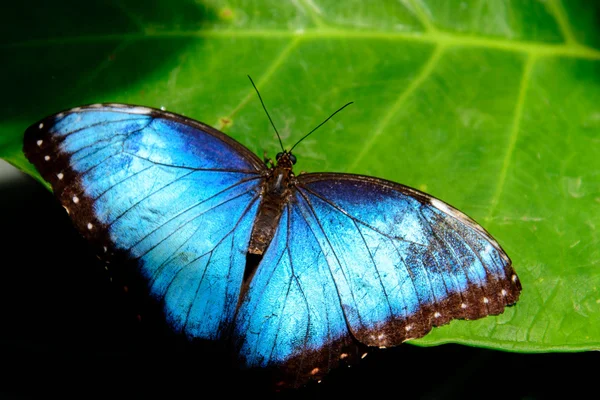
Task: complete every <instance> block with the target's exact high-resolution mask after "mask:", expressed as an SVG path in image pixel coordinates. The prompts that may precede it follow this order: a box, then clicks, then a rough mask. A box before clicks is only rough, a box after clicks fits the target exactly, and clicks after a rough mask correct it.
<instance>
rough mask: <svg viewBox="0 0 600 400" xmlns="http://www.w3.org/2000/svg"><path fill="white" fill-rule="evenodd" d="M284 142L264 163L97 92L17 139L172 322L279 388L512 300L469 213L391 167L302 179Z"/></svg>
mask: <svg viewBox="0 0 600 400" xmlns="http://www.w3.org/2000/svg"><path fill="white" fill-rule="evenodd" d="M253 85H254V83H253ZM255 88H256V87H255ZM257 93H258V90H257ZM258 96H259V98H260V101H261V103H262V104H263V107H264V102H263V100H262V98H261V97H260V93H258ZM344 107H345V106H344ZM342 108H343V107H342ZM340 110H341V109H340ZM340 110H338V111H340ZM265 111H267V110H266V107H265ZM336 113H337V111H336ZM333 115H335V113H334V114H332V115H331V116H330V117H329V118H331V117H333ZM267 116H268V117H269V120H270V121H271V123H272V125H273V128H274V129H275V131H276V133H277V135H278V137H279V133H278V132H277V129H276V128H275V125H274V124H273V122H272V120H271V117H270V116H269V114H268V112H267ZM329 118H328V119H326V120H325V121H324V122H323V123H321V125H323V124H324V123H325V122H326V121H327V120H329ZM321 125H319V126H317V128H318V127H320V126H321ZM317 128H315V129H317ZM315 129H313V131H314V130H315ZM313 131H311V132H310V133H312V132H313ZM310 133H309V134H310ZM306 136H308V135H306ZM306 136H304V137H306ZM303 139H304V138H303ZM301 140H302V139H301ZM301 140H300V141H301ZM279 141H280V144H281V148H282V151H281V152H280V153H278V154H277V156H276V161H275V162H273V161H271V160H261V159H260V158H259V157H257V156H256V155H255V154H253V153H252V152H251V151H250V150H248V149H247V148H246V147H244V146H243V145H242V144H240V143H238V142H237V141H235V140H234V139H232V138H231V137H229V136H227V135H226V134H224V133H222V132H220V131H218V130H217V129H215V128H212V127H210V126H208V125H206V124H203V123H201V122H198V121H195V120H193V119H190V118H187V117H184V116H182V115H178V114H174V113H171V112H167V111H163V110H160V109H154V108H149V107H144V106H137V105H126V104H93V105H88V106H82V107H76V108H72V109H69V110H66V111H62V112H59V113H57V114H54V115H51V116H49V117H47V118H44V119H42V120H41V121H39V122H36V123H35V124H33V125H31V126H30V127H29V128H28V129H27V130H26V132H25V137H24V147H23V149H24V153H25V155H26V157H27V158H28V159H29V161H30V162H31V163H32V164H33V165H34V166H35V167H36V168H37V170H38V171H39V173H40V175H41V176H42V177H43V178H44V179H45V180H46V181H47V182H48V183H49V184H50V185H51V186H52V189H53V191H54V193H55V195H56V197H57V198H58V199H59V200H60V202H61V203H62V206H63V207H64V209H65V210H66V212H67V213H68V214H69V215H70V218H71V219H72V222H73V224H74V225H75V227H76V228H77V229H78V231H79V232H80V233H81V234H82V235H83V236H84V237H85V238H87V239H88V240H89V241H90V242H91V243H92V245H93V246H94V247H95V248H96V249H98V252H99V254H100V257H101V258H102V259H103V260H104V261H105V262H106V263H112V264H110V265H111V266H112V268H113V269H117V270H118V269H119V267H118V266H115V261H116V260H117V261H118V260H120V261H121V262H122V263H123V264H129V265H131V266H132V274H133V275H135V276H136V277H137V278H139V279H140V280H141V281H142V282H143V286H144V290H145V293H146V294H147V296H148V297H149V298H151V299H153V301H154V302H155V303H156V304H158V305H159V307H160V308H161V311H162V315H163V317H164V322H165V324H166V325H167V326H168V327H169V329H170V330H171V331H172V332H175V333H177V334H180V335H182V336H184V337H186V338H189V339H190V340H206V341H223V342H227V343H228V344H229V345H230V346H231V348H232V349H233V353H234V354H235V357H236V359H237V361H238V362H239V363H240V364H241V365H242V366H243V367H246V368H258V369H261V368H266V369H270V370H274V371H277V382H278V384H280V385H282V386H284V387H298V386H301V385H304V384H305V383H306V382H308V381H310V380H320V379H322V378H323V377H324V376H325V375H326V374H327V373H328V372H329V371H330V370H332V369H334V368H336V367H339V366H340V365H344V364H351V363H354V362H356V361H357V360H358V359H359V358H360V357H361V356H362V350H360V349H362V348H364V347H380V348H383V347H390V346H396V345H399V344H401V343H403V342H405V341H407V340H409V339H414V338H419V337H422V336H424V335H425V334H426V333H428V332H429V331H430V330H431V329H432V327H435V326H440V325H444V324H446V323H448V322H449V321H451V320H453V319H477V318H482V317H484V316H487V315H496V314H500V313H502V312H503V311H504V308H505V307H506V306H509V305H512V304H514V303H516V302H517V300H518V297H519V293H520V291H521V284H520V281H519V279H518V277H517V275H516V273H515V271H514V269H513V267H512V263H511V260H510V259H509V257H508V256H507V255H506V253H505V252H504V251H503V250H502V248H501V247H500V245H499V244H498V243H497V242H496V240H494V238H492V236H491V235H490V234H489V233H488V232H487V231H486V230H485V229H484V228H482V227H481V226H480V225H479V224H477V223H476V222H475V221H474V220H472V219H471V218H469V217H468V216H467V215H465V214H463V213H462V212H460V211H458V210H457V209H455V208H453V207H452V206H450V205H448V204H446V203H445V202H443V201H441V200H438V199H436V198H434V197H432V196H430V195H428V194H426V193H423V192H420V191H418V190H416V189H412V188H410V187H407V186H404V185H401V184H398V183H395V182H391V181H387V180H384V179H379V178H375V177H370V176H363V175H353V174H344V173H302V174H299V175H295V174H294V171H293V166H294V164H295V163H296V156H295V155H294V154H292V150H293V149H294V147H295V146H296V145H297V144H298V143H299V142H300V141H299V142H297V143H296V145H294V146H293V147H292V148H291V149H290V150H285V149H284V147H283V144H282V143H281V139H280V138H279ZM117 264H118V263H117Z"/></svg>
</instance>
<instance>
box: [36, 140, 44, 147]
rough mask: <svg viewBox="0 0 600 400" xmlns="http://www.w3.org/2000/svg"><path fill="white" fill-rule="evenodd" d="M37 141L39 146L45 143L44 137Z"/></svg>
mask: <svg viewBox="0 0 600 400" xmlns="http://www.w3.org/2000/svg"><path fill="white" fill-rule="evenodd" d="M36 143H37V145H38V146H41V145H42V143H44V141H43V140H42V139H40V140H38V141H37V142H36Z"/></svg>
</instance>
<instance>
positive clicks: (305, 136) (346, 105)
mask: <svg viewBox="0 0 600 400" xmlns="http://www.w3.org/2000/svg"><path fill="white" fill-rule="evenodd" d="M352 103H354V102H353V101H351V102H350V103H347V104H345V105H343V106H342V107H340V108H339V109H338V110H337V111H336V112H334V113H333V114H331V115H330V116H329V117H328V118H327V119H326V120H325V121H323V122H321V123H320V124H319V125H317V127H316V128H315V129H313V130H312V131H310V132H308V133H307V134H306V135H304V136H303V137H302V139H300V140H298V141H297V142H296V144H295V145H293V146H292V148H291V149H290V151H289V152H290V153H291V152H292V150H294V147H296V146H297V145H298V143H300V142H301V141H303V140H304V139H306V138H307V137H308V136H309V135H310V134H311V133H313V132H314V131H316V130H317V129H319V128H320V127H321V125H323V124H324V123H325V122H327V121H329V120H330V119H331V118H332V117H333V116H334V115H335V114H337V113H339V112H340V111H342V110H343V109H344V108H346V107H348V106H349V105H350V104H352Z"/></svg>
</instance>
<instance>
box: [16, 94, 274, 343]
mask: <svg viewBox="0 0 600 400" xmlns="http://www.w3.org/2000/svg"><path fill="white" fill-rule="evenodd" d="M24 151H25V154H26V156H27V157H28V158H29V160H30V161H31V162H32V163H33V164H34V165H35V166H36V167H37V169H38V170H39V171H40V173H41V175H42V176H43V177H44V179H46V180H47V181H48V182H49V183H50V184H51V185H52V188H53V190H54V192H55V194H56V196H57V197H58V198H59V199H60V201H61V203H62V204H63V206H64V208H65V209H66V210H67V212H69V214H70V216H71V218H72V220H73V221H74V223H75V225H76V226H77V228H78V229H79V231H80V232H81V233H82V234H83V235H84V236H85V237H87V238H88V239H90V240H91V241H93V242H95V243H96V244H97V246H98V247H99V249H100V253H101V254H102V256H103V257H105V258H106V259H107V260H108V259H109V258H110V255H111V254H112V253H114V252H119V253H124V254H125V255H126V256H127V258H128V259H130V260H133V261H134V263H135V265H136V267H137V269H138V274H139V275H140V276H141V277H142V279H143V280H144V281H145V282H146V285H147V288H148V290H149V293H150V295H151V296H152V297H154V298H155V299H156V300H157V301H158V302H160V303H162V304H163V307H164V314H165V316H166V319H167V323H168V324H169V326H170V327H171V329H172V330H174V331H177V332H182V333H184V334H185V335H186V336H188V337H192V338H205V339H217V338H219V337H221V336H222V335H223V333H224V332H228V330H229V329H230V325H231V321H232V319H233V316H234V314H235V308H236V305H237V302H238V296H239V287H240V285H241V280H242V277H243V272H244V265H245V253H246V248H247V245H248V241H249V238H250V232H251V228H252V224H253V220H254V217H255V215H256V212H257V207H258V204H259V201H258V200H259V195H260V188H261V186H260V185H261V182H262V173H263V172H264V168H265V167H264V164H263V163H262V162H261V161H260V160H259V159H258V158H257V157H256V156H254V155H253V154H252V153H251V152H250V151H248V150H247V149H246V148H244V147H243V146H241V145H240V144H238V143H237V142H235V141H234V140H233V139H231V138H229V137H227V136H226V135H224V134H223V133H221V132H218V131H216V130H215V129H213V128H210V127H208V126H206V125H203V124H201V123H198V122H196V121H193V120H189V119H186V118H184V117H181V116H178V115H175V114H171V113H166V112H163V111H160V110H155V109H150V108H146V107H136V106H127V105H116V104H109V105H97V106H87V107H79V108H76V109H72V110H68V111H65V112H62V113H59V114H56V115H53V116H51V117H48V118H46V119H44V120H42V121H40V122H38V123H36V124H34V125H32V126H31V127H30V128H29V129H28V130H27V131H26V134H25V145H24ZM117 267H118V266H117Z"/></svg>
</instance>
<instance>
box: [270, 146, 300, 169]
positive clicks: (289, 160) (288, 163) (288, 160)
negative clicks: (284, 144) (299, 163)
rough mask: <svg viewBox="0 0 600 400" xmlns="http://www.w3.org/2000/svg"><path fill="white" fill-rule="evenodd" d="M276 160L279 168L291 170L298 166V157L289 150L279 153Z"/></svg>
mask: <svg viewBox="0 0 600 400" xmlns="http://www.w3.org/2000/svg"><path fill="white" fill-rule="evenodd" d="M275 160H276V161H277V165H278V166H282V167H288V168H290V169H291V168H292V166H293V165H294V164H296V156H295V155H293V154H292V153H291V152H290V151H287V150H284V151H282V152H279V153H277V155H276V156H275Z"/></svg>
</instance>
